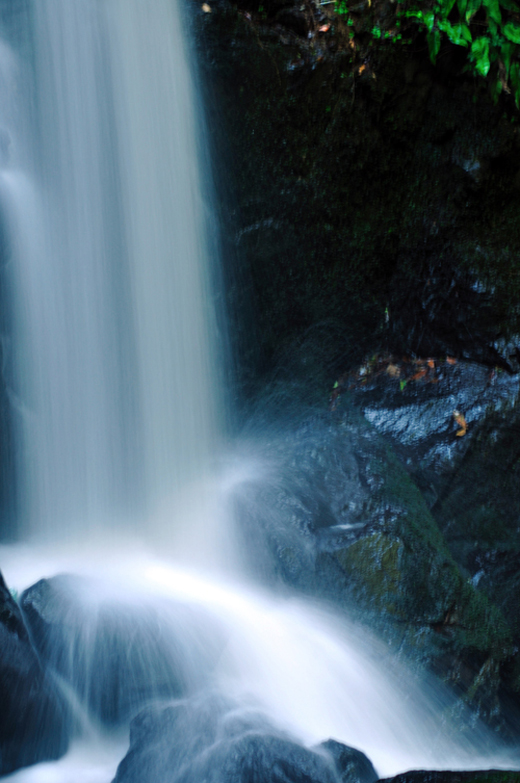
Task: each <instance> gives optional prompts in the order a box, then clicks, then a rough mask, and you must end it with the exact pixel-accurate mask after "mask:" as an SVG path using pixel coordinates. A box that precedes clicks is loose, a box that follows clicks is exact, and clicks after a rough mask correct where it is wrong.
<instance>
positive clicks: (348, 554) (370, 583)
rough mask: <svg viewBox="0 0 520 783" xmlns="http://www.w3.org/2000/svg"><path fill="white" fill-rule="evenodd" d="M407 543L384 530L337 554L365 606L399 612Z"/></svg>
mask: <svg viewBox="0 0 520 783" xmlns="http://www.w3.org/2000/svg"><path fill="white" fill-rule="evenodd" d="M402 554H403V546H402V544H401V543H400V542H399V541H396V540H392V539H391V538H389V537H388V536H385V535H384V534H382V533H373V534H372V535H371V536H369V537H368V538H362V539H360V540H359V541H356V543H355V544H352V546H350V547H348V549H343V550H340V551H339V552H337V553H336V558H337V559H338V561H339V563H340V565H341V567H342V568H343V569H344V570H345V572H346V573H347V576H348V577H350V578H351V579H352V580H353V582H354V583H355V587H354V592H355V593H356V595H357V598H358V600H359V601H360V603H361V604H362V605H365V606H370V608H375V609H376V610H377V611H379V612H384V613H385V614H389V615H399V614H400V613H399V592H400V590H401V588H402V574H401V568H400V565H401V559H402Z"/></svg>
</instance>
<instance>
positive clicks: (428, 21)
mask: <svg viewBox="0 0 520 783" xmlns="http://www.w3.org/2000/svg"><path fill="white" fill-rule="evenodd" d="M423 21H424V24H425V25H426V27H427V28H428V32H429V33H431V31H432V30H433V24H434V22H435V15H434V13H433V11H424V13H423Z"/></svg>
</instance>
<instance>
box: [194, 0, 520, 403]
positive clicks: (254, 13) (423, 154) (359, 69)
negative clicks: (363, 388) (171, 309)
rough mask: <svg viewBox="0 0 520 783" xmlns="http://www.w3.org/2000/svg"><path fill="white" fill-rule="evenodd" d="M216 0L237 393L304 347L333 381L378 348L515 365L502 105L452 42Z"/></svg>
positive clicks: (205, 52) (208, 37) (215, 74)
mask: <svg viewBox="0 0 520 783" xmlns="http://www.w3.org/2000/svg"><path fill="white" fill-rule="evenodd" d="M209 5H210V8H211V11H210V12H206V13H204V12H203V11H202V10H200V11H199V8H200V6H198V5H197V6H196V9H197V10H196V14H198V17H197V21H196V29H197V40H198V48H199V54H200V60H201V63H202V66H201V67H202V77H203V82H204V84H205V85H206V88H207V90H208V93H209V98H210V106H211V107H212V108H211V109H210V126H211V130H212V134H213V137H214V138H215V137H216V138H217V139H219V140H218V141H217V143H216V155H215V156H214V158H215V161H216V163H215V165H216V171H217V181H218V182H220V183H226V186H225V189H223V190H222V191H221V199H222V203H221V217H222V220H223V225H224V233H225V235H226V236H227V237H228V238H231V241H230V244H229V245H228V248H227V255H228V258H229V257H231V258H232V259H234V271H233V273H232V275H231V277H232V279H231V285H230V307H231V310H232V311H235V312H236V313H238V314H239V318H238V322H239V323H240V325H241V326H240V329H238V331H237V333H236V334H235V349H236V350H237V351H238V354H239V356H240V362H239V363H240V366H241V380H242V383H243V384H244V389H245V390H246V392H247V391H251V389H253V388H254V386H255V381H256V379H258V378H259V377H260V376H262V375H265V373H266V372H271V371H272V369H273V367H275V366H277V365H278V364H280V363H281V364H282V365H285V364H286V362H287V360H286V357H287V355H291V356H292V357H293V358H292V360H291V362H292V363H291V370H294V365H295V363H296V364H297V363H298V362H296V361H295V359H294V356H295V355H296V353H297V354H298V357H299V359H298V361H300V362H304V363H305V364H306V366H307V368H308V367H309V366H311V367H312V366H314V365H319V367H320V368H321V369H322V370H323V369H324V370H325V375H326V376H327V377H330V378H332V377H333V376H334V373H335V372H336V371H337V369H339V368H341V369H345V368H346V367H348V366H349V365H351V364H352V363H353V362H355V361H357V360H358V359H359V358H360V357H361V356H362V355H363V354H364V353H366V352H367V351H371V350H373V349H381V348H383V347H384V348H386V349H393V350H399V351H408V352H414V353H416V354H419V355H423V356H424V355H430V354H434V355H435V354H437V355H438V354H442V353H446V352H449V353H451V354H453V355H455V356H459V357H464V356H466V357H470V358H474V359H477V360H479V361H483V362H485V363H489V364H491V365H495V364H499V365H504V366H506V367H508V368H513V369H516V367H517V366H518V351H517V348H516V342H515V339H514V336H515V335H516V334H517V333H518V331H520V329H519V315H520V311H519V307H518V301H519V294H520V266H519V262H518V259H519V253H520V217H519V214H520V213H519V210H518V205H519V197H520V135H519V123H518V119H519V115H518V112H517V111H516V109H515V107H514V104H513V102H512V100H511V98H510V97H509V96H503V98H502V99H501V102H499V103H498V104H497V105H494V104H493V102H492V100H491V98H490V96H489V90H488V87H487V85H486V83H485V82H484V80H482V79H480V80H477V79H474V78H472V77H469V76H468V75H466V74H465V73H464V72H463V61H460V59H458V58H459V51H460V49H459V50H457V47H450V48H448V49H447V50H446V51H445V52H441V57H439V62H438V65H437V66H436V67H434V66H432V65H431V63H430V62H429V59H428V53H427V48H426V45H425V43H424V41H422V40H421V38H420V37H419V38H418V39H416V40H415V42H414V44H413V45H410V46H407V47H404V46H401V45H397V44H392V43H390V42H374V41H373V40H372V39H371V37H370V36H367V35H366V34H364V33H363V32H362V31H363V16H362V15H361V16H360V21H359V24H357V28H358V29H359V30H361V32H360V33H359V34H357V35H351V34H350V32H349V31H348V30H347V31H346V28H345V25H343V23H342V21H341V20H340V19H338V18H336V19H334V18H332V20H331V21H332V24H331V23H330V22H327V24H324V25H322V26H323V27H325V28H326V27H327V26H328V25H330V27H329V29H328V30H327V31H326V32H323V33H320V32H319V28H318V26H317V25H318V24H319V23H320V17H319V14H320V13H321V12H320V11H318V10H317V9H318V6H314V5H311V4H305V3H304V5H303V6H301V9H303V10H300V7H298V8H292V7H284V5H283V3H282V4H281V5H280V3H279V4H278V5H276V4H275V6H273V8H271V7H270V6H268V5H265V9H264V8H263V7H262V8H261V10H260V11H259V10H258V8H256V9H255V8H253V7H251V8H249V9H248V10H245V9H242V10H241V9H240V8H237V7H236V6H234V5H230V4H228V3H227V2H224V0H217V1H216V2H211V3H210V4H209ZM366 8H367V9H368V6H366ZM367 13H368V11H367ZM305 14H307V16H305ZM317 15H318V16H317ZM317 19H318V21H317ZM280 20H281V21H283V22H284V23H285V24H284V25H282V24H281V23H280ZM321 21H323V19H321ZM325 21H327V20H325ZM365 26H366V25H365ZM309 36H311V37H309ZM232 265H233V264H232ZM244 314H247V318H244ZM244 323H248V324H249V325H250V326H249V327H245V326H244ZM512 338H513V339H512ZM296 347H298V349H299V351H295V348H296ZM296 369H297V368H296Z"/></svg>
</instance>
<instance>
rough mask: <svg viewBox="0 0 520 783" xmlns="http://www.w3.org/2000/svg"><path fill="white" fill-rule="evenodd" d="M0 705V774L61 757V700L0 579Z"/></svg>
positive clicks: (65, 736) (63, 721)
mask: <svg viewBox="0 0 520 783" xmlns="http://www.w3.org/2000/svg"><path fill="white" fill-rule="evenodd" d="M0 704H1V709H0V775H6V774H8V773H9V772H12V771H13V770H16V769H18V768H20V767H24V766H27V765H29V764H35V763H36V762H38V761H47V760H50V759H56V758H59V757H60V756H61V755H62V754H63V753H65V751H66V749H67V745H68V731H67V717H68V716H67V710H66V708H65V704H64V701H63V699H62V698H61V696H60V693H59V691H58V690H57V687H56V684H55V682H54V681H53V679H52V678H51V677H50V676H49V675H48V674H47V673H46V672H45V670H44V669H43V668H42V666H41V664H40V661H39V659H38V656H37V655H36V653H35V651H34V649H33V647H32V645H31V642H30V640H29V635H28V633H27V629H26V627H25V625H24V622H23V619H22V616H21V613H20V610H19V608H18V605H17V604H16V602H15V601H14V599H13V598H12V596H11V594H10V592H9V590H8V589H7V587H6V585H5V582H4V580H3V578H2V576H1V575H0Z"/></svg>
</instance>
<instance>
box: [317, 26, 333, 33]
mask: <svg viewBox="0 0 520 783" xmlns="http://www.w3.org/2000/svg"><path fill="white" fill-rule="evenodd" d="M328 30H330V24H322V26H321V27H318V32H319V33H326V32H328Z"/></svg>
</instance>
